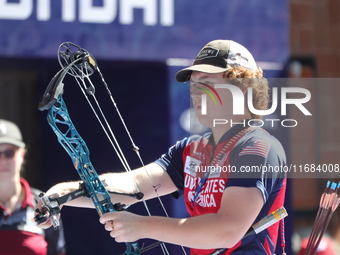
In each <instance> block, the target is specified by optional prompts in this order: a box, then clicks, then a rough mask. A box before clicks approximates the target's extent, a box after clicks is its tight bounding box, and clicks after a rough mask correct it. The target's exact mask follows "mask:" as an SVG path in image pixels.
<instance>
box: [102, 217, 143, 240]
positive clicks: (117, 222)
mask: <svg viewBox="0 0 340 255" xmlns="http://www.w3.org/2000/svg"><path fill="white" fill-rule="evenodd" d="M144 217H145V216H140V215H136V214H133V213H130V212H126V211H120V212H118V211H116V212H109V213H105V214H104V215H102V216H101V217H100V219H99V221H100V223H102V224H104V226H105V230H107V231H110V236H111V237H112V238H114V239H115V240H116V241H117V242H135V241H137V240H138V239H141V238H143V229H144V228H143V219H144Z"/></svg>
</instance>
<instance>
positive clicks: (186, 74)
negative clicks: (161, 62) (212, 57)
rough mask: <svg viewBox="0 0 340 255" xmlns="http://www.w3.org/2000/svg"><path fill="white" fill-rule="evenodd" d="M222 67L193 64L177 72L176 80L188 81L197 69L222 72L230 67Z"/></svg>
mask: <svg viewBox="0 0 340 255" xmlns="http://www.w3.org/2000/svg"><path fill="white" fill-rule="evenodd" d="M229 68H230V67H227V68H222V67H218V66H212V65H193V66H190V67H187V68H184V69H182V70H180V71H178V72H177V73H176V76H175V77H176V81H178V82H187V81H188V80H189V79H190V76H191V72H192V71H197V72H203V73H222V72H225V71H227V70H228V69H229Z"/></svg>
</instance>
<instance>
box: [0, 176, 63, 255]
mask: <svg viewBox="0 0 340 255" xmlns="http://www.w3.org/2000/svg"><path fill="white" fill-rule="evenodd" d="M20 183H21V185H22V187H23V189H24V190H25V199H24V200H23V202H22V204H21V205H20V206H19V207H18V208H16V209H15V210H14V211H13V212H12V214H8V213H7V212H6V207H4V206H3V205H2V204H0V240H1V245H0V255H12V254H13V255H19V254H23V255H64V254H65V240H64V234H63V227H62V224H61V225H60V227H59V229H58V230H54V229H53V228H49V229H46V230H44V229H41V228H40V227H38V226H37V223H36V222H35V221H34V215H35V212H34V208H35V205H36V204H37V203H38V200H39V194H40V193H41V191H40V190H37V189H34V188H32V187H30V186H29V184H28V182H27V181H26V180H25V179H23V178H21V180H20Z"/></svg>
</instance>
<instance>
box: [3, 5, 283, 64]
mask: <svg viewBox="0 0 340 255" xmlns="http://www.w3.org/2000/svg"><path fill="white" fill-rule="evenodd" d="M287 10H288V7H287V1H272V0H262V1H257V0H214V1H206V0H195V1H193V0H60V1H52V0H1V1H0V56H3V57H51V56H52V57H55V54H56V49H57V48H58V46H59V45H60V44H61V43H62V42H65V41H70V42H73V43H76V44H78V45H81V46H82V47H83V48H85V49H87V50H89V51H90V52H92V54H93V55H94V56H96V57H97V58H103V59H114V60H152V61H163V60H166V59H168V58H193V57H195V55H196V54H197V52H198V50H199V49H200V48H201V47H202V46H203V45H204V44H206V43H207V42H208V41H210V40H213V39H233V40H236V41H238V42H240V43H241V44H244V45H245V46H246V47H248V48H249V49H250V50H251V52H252V53H253V54H254V57H255V59H256V60H257V61H269V62H282V61H284V60H285V59H286V56H287V49H288V48H287V45H288V36H287V35H288V32H287V31H288V11H287Z"/></svg>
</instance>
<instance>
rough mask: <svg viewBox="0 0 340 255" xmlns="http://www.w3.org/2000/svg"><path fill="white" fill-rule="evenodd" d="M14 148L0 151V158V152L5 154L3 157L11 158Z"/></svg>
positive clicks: (0, 155)
mask: <svg viewBox="0 0 340 255" xmlns="http://www.w3.org/2000/svg"><path fill="white" fill-rule="evenodd" d="M15 152H16V150H6V151H0V158H1V157H2V154H3V155H4V156H5V158H7V159H10V158H13V157H14V155H15Z"/></svg>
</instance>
